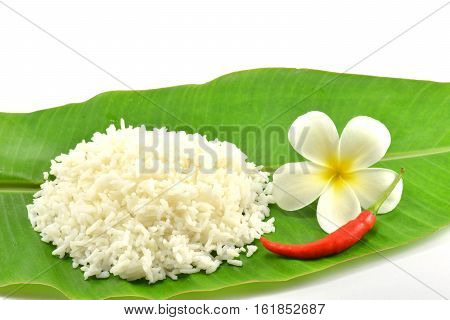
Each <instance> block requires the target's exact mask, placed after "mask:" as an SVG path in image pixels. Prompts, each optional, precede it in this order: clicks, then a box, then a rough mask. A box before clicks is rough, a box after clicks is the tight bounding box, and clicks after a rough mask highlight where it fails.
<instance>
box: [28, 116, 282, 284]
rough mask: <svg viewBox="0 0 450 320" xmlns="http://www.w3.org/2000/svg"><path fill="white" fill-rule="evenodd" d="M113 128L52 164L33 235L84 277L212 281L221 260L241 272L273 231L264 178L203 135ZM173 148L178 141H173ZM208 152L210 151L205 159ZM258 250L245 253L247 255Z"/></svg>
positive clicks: (33, 207)
mask: <svg viewBox="0 0 450 320" xmlns="http://www.w3.org/2000/svg"><path fill="white" fill-rule="evenodd" d="M139 132H140V131H139V128H133V127H127V128H126V127H125V125H124V123H123V121H122V122H121V128H119V129H116V128H115V126H114V125H111V126H110V127H109V128H108V129H107V130H106V134H105V133H98V132H97V133H95V134H94V135H93V137H92V141H90V142H85V141H82V142H81V143H79V144H77V145H76V147H75V148H74V149H73V150H70V152H69V153H68V154H61V155H59V156H57V157H56V158H55V159H54V160H52V161H51V168H50V172H49V173H44V179H45V182H44V183H43V184H42V185H41V190H40V191H39V192H37V193H36V194H35V195H34V200H33V203H32V204H30V205H28V206H27V209H28V217H29V219H30V221H31V224H32V225H33V227H34V229H35V230H36V231H38V232H40V235H41V238H42V240H43V241H45V242H51V243H53V244H54V245H55V246H56V249H55V250H54V251H53V254H54V255H57V256H59V257H60V258H63V257H64V256H65V255H66V254H68V255H69V256H70V257H71V258H72V260H73V267H74V268H76V267H78V266H81V270H82V271H83V272H84V277H85V279H87V278H88V277H91V276H96V277H97V278H107V277H109V275H110V274H114V275H117V276H119V277H121V278H123V279H127V280H130V281H131V280H136V279H140V278H145V279H147V280H148V282H149V283H153V282H156V281H158V280H162V279H165V278H166V277H170V278H172V279H177V275H178V274H191V273H196V272H200V271H202V270H204V271H205V272H206V273H211V272H214V271H216V270H217V268H218V267H219V265H220V264H221V263H222V262H223V261H227V262H228V263H229V264H230V265H234V266H241V265H242V261H240V260H238V258H239V255H240V253H241V252H243V251H246V250H245V247H244V246H245V245H246V244H250V243H252V242H253V241H254V239H258V238H260V236H261V235H262V234H264V233H267V232H272V231H274V226H273V221H274V219H273V218H270V219H268V220H267V221H264V220H265V219H266V217H268V216H269V208H268V204H269V203H272V202H273V201H272V196H271V183H270V182H269V181H268V173H266V172H263V171H261V167H257V166H256V165H255V164H254V163H251V162H246V158H247V157H246V156H245V155H244V154H243V153H242V152H241V151H240V150H239V149H238V148H237V147H236V146H235V145H234V144H231V143H228V142H220V141H217V140H215V141H208V140H207V139H206V137H204V136H201V135H199V134H193V135H191V134H186V133H185V132H168V131H167V130H166V129H165V128H162V129H154V130H152V131H145V141H146V145H152V144H154V143H155V142H156V141H159V143H158V144H157V147H156V148H155V151H154V152H149V151H147V152H146V153H145V167H146V168H153V169H152V170H147V171H148V172H147V171H142V170H140V169H139ZM177 141H178V143H177ZM211 150H212V151H213V152H211ZM254 251H256V247H255V246H247V255H248V256H250V255H251V254H253V253H254Z"/></svg>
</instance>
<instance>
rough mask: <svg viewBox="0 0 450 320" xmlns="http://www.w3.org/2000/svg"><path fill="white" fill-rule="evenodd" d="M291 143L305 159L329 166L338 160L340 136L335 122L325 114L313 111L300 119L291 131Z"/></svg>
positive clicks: (289, 135)
mask: <svg viewBox="0 0 450 320" xmlns="http://www.w3.org/2000/svg"><path fill="white" fill-rule="evenodd" d="M288 137H289V142H290V143H291V145H292V146H293V147H294V149H295V150H296V151H297V152H298V153H300V154H301V155H302V156H303V157H305V158H306V159H308V160H311V161H313V162H315V163H317V164H321V165H324V166H327V163H328V162H329V159H330V157H331V158H336V156H337V150H338V146H339V135H338V132H337V130H336V126H335V125H334V123H333V121H332V120H331V119H330V118H329V117H328V116H327V115H326V114H325V113H323V112H319V111H311V112H308V113H305V114H304V115H302V116H300V117H298V118H297V119H296V120H295V121H294V123H293V124H292V126H291V128H290V129H289V134H288Z"/></svg>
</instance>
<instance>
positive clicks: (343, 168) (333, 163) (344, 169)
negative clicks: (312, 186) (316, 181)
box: [322, 157, 355, 187]
mask: <svg viewBox="0 0 450 320" xmlns="http://www.w3.org/2000/svg"><path fill="white" fill-rule="evenodd" d="M326 165H327V169H326V170H325V171H324V172H323V174H322V177H323V179H325V180H326V181H329V180H331V183H332V184H333V185H335V186H336V187H340V186H342V185H343V183H344V181H345V182H351V181H352V180H354V179H355V174H354V173H352V172H351V171H350V170H351V167H352V161H351V160H341V159H337V158H336V157H330V158H329V159H328V161H327V163H326Z"/></svg>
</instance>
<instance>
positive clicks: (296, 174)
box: [272, 161, 330, 211]
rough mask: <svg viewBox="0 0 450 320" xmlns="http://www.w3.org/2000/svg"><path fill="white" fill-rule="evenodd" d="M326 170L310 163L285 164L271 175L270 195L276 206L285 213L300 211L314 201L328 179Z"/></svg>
mask: <svg viewBox="0 0 450 320" xmlns="http://www.w3.org/2000/svg"><path fill="white" fill-rule="evenodd" d="M325 171H326V168H324V167H322V166H319V165H316V164H314V163H312V162H309V161H305V162H297V163H286V164H285V165H283V166H281V167H280V168H278V170H277V171H275V173H274V174H273V191H272V195H273V197H274V199H275V201H276V203H277V204H278V206H279V207H280V208H282V209H284V210H287V211H294V210H298V209H301V208H303V207H305V206H307V205H308V204H310V203H311V202H313V201H314V200H316V199H317V198H318V197H319V196H320V194H321V193H322V192H323V190H324V189H325V188H326V186H327V184H328V182H329V180H330V179H327V178H326V177H325V175H324V172H325Z"/></svg>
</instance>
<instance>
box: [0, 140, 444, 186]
mask: <svg viewBox="0 0 450 320" xmlns="http://www.w3.org/2000/svg"><path fill="white" fill-rule="evenodd" d="M449 152H450V147H440V148H430V149H423V150H416V151H407V152H393V153H390V154H387V155H386V156H385V157H384V158H383V159H381V160H380V162H386V161H394V160H399V159H411V158H420V157H427V156H432V155H437V154H444V153H449ZM279 166H280V165H270V164H269V165H265V166H264V167H265V169H266V170H268V171H274V170H275V169H277V168H278V167H279ZM43 182H44V181H40V182H34V183H33V182H22V181H21V182H11V181H1V180H0V193H2V192H5V193H8V192H33V193H34V192H37V191H38V190H39V189H40V185H41V184H42V183H43Z"/></svg>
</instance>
